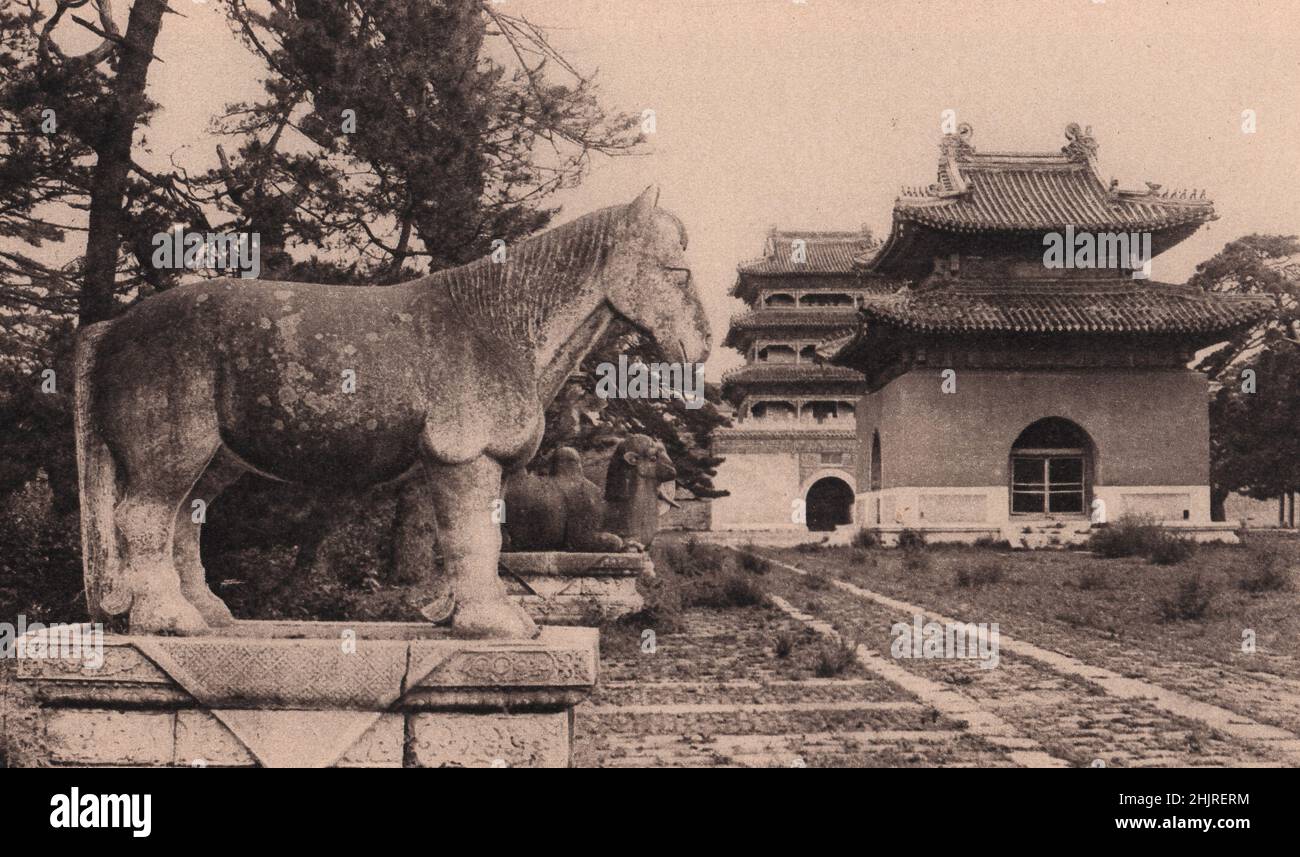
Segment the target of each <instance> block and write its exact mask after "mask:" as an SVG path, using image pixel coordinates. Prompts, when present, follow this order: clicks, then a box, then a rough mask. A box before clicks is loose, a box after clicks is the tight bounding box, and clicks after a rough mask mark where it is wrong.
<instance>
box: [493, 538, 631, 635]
mask: <svg viewBox="0 0 1300 857" xmlns="http://www.w3.org/2000/svg"><path fill="white" fill-rule="evenodd" d="M499 564H500V567H501V577H502V579H503V580H504V581H505V584H506V589H507V590H509V592H510V594H511V595H512V596H514V597H515V598H517V599H519V601H520V603H521V604H523V606H524V608H525V609H526V610H527V611H528V612H529V614H530V615H532V617H533V619H535V620H536V621H538V622H540V623H545V624H550V625H592V624H598V623H600V622H602V621H608V620H610V619H616V618H618V617H619V616H624V615H626V614H628V613H635V612H636V611H638V610H640V609H641V608H642V607H644V606H645V602H644V601H643V600H642V598H641V594H640V593H639V592H637V589H636V581H637V578H638V577H641V576H646V577H650V576H653V575H654V563H652V562H651V561H650V555H649V554H645V553H630V552H629V553H560V552H551V551H539V552H527V551H521V552H518V553H503V554H501V559H500V562H499Z"/></svg>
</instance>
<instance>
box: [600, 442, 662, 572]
mask: <svg viewBox="0 0 1300 857" xmlns="http://www.w3.org/2000/svg"><path fill="white" fill-rule="evenodd" d="M676 478H677V469H676V468H675V467H673V461H672V459H671V458H669V457H668V451H667V450H665V449H664V447H663V444H661V443H659V442H658V441H656V440H654V439H652V438H651V437H649V436H648V435H644V434H634V435H632V436H630V437H629V438H628V439H627V440H625V441H623V442H622V443H620V444H619V445H618V449H616V450H615V451H614V457H613V458H611V459H610V461H609V470H607V471H606V472H605V529H607V530H609V531H610V532H611V533H616V534H618V535H619V536H621V537H622V538H623V541H624V542H626V543H628V544H630V545H632V546H634V547H640V548H641V549H643V550H644V549H645V548H648V547H650V543H651V542H652V541H654V537H655V533H657V532H658V531H659V500H660V493H659V486H660V485H661V484H662V483H664V482H671V481H672V480H674V479H676ZM665 499H666V498H665ZM668 502H670V503H671V502H672V501H668ZM673 505H676V504H675V503H674V504H673Z"/></svg>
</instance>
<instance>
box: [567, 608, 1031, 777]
mask: <svg viewBox="0 0 1300 857" xmlns="http://www.w3.org/2000/svg"><path fill="white" fill-rule="evenodd" d="M683 624H684V627H683V629H682V630H681V631H680V632H677V633H671V634H667V633H666V634H661V635H660V636H659V639H658V640H657V644H656V647H655V651H654V652H653V653H647V652H641V651H639V650H637V651H632V652H630V653H626V654H621V655H618V656H611V655H609V654H606V655H604V656H603V657H602V659H601V670H602V674H601V683H600V686H599V688H598V689H597V691H596V693H595V695H594V696H593V698H592V699H591V700H590V701H588V702H586V703H584V704H583V705H581V706H579V708H578V710H577V714H576V724H575V726H576V731H577V740H576V748H575V763H576V764H578V765H581V766H601V767H626V766H636V767H642V766H652V767H700V766H750V767H773V766H778V767H785V766H792V767H802V766H808V767H822V766H825V767H850V766H938V765H948V766H971V765H978V766H1009V765H1014V764H1016V761H1015V759H1013V758H1012V753H1014V752H1016V748H1011V747H1007V746H1003V745H999V744H997V743H995V742H993V741H990V740H987V739H986V737H984V736H982V735H980V734H976V732H975V731H972V730H971V729H970V728H968V727H967V726H966V725H965V724H963V723H961V722H959V721H958V720H956V719H954V718H952V717H948V716H946V715H945V714H944V713H943V712H942V711H941V710H939V709H938V708H936V707H934V706H932V705H929V704H927V703H925V702H923V701H921V700H920V699H919V698H918V697H917V696H916V695H915V694H913V693H912V692H910V691H909V690H907V689H905V688H902V687H900V686H899V685H897V684H895V683H894V682H891V681H889V680H888V679H886V678H884V677H882V676H881V675H879V674H876V673H872V672H871V671H869V670H867V669H865V668H863V667H862V666H861V665H859V664H850V666H849V668H848V669H846V670H845V671H844V672H843V673H841V674H840V675H838V676H835V677H833V678H818V677H816V676H815V675H813V671H814V669H815V663H816V658H817V655H818V654H819V652H820V651H821V648H822V647H823V645H825V643H824V641H823V640H822V638H821V636H820V635H819V634H818V633H817V632H816V631H815V630H814V629H811V628H808V627H806V626H805V625H804V624H803V623H802V622H800V621H799V620H797V619H795V618H792V617H790V616H787V615H785V614H783V613H782V612H780V611H779V610H777V609H775V608H771V607H767V608H746V609H739V610H727V611H713V610H692V611H688V612H687V614H686V616H685V620H684V623H683ZM781 635H788V637H789V638H790V639H791V640H792V641H793V645H792V651H791V653H790V654H789V655H788V656H786V657H784V658H783V657H780V656H778V654H777V653H776V650H775V643H776V640H777V639H778V638H779V637H780V636H781Z"/></svg>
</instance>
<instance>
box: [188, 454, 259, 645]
mask: <svg viewBox="0 0 1300 857" xmlns="http://www.w3.org/2000/svg"><path fill="white" fill-rule="evenodd" d="M243 475H244V467H243V465H242V464H240V463H239V461H238V460H237V459H236V458H235V457H234V456H233V455H231V454H230V453H229V452H227V451H226V449H225V447H221V448H220V449H218V450H217V453H216V455H214V456H212V461H211V463H209V464H208V469H207V470H205V471H204V472H203V475H202V476H200V477H199V480H198V482H196V483H194V488H193V489H192V490H191V491H190V493H189V496H188V497H186V498H185V502H184V503H182V504H181V507H180V508H179V509H177V510H176V526H175V530H174V535H173V547H172V559H173V561H174V562H175V563H176V571H177V573H178V574H179V575H180V580H181V593H182V594H183V595H184V596H185V599H186V600H187V601H189V602H190V604H192V605H194V608H195V609H196V610H198V611H199V613H200V614H201V615H202V616H203V618H204V619H206V620H207V622H208V624H209V625H217V626H221V625H231V624H233V623H234V621H235V617H234V616H233V615H231V613H230V608H229V607H227V606H226V602H224V601H222V600H221V599H220V598H218V597H217V596H216V595H215V594H214V593H213V592H212V590H211V589H209V588H208V581H207V575H206V574H205V573H204V571H203V561H202V560H201V559H200V557H199V537H200V533H201V532H202V530H203V524H202V523H201V522H200V523H196V522H195V521H194V501H195V500H202V501H203V503H204V504H205V507H206V508H205V511H206V509H210V508H211V507H212V503H213V501H215V500H216V499H217V497H219V496H221V492H222V491H225V490H226V489H227V488H229V487H230V486H231V485H233V484H234V483H235V481H236V480H238V479H239V477H240V476H243Z"/></svg>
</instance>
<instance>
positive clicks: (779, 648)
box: [773, 631, 795, 659]
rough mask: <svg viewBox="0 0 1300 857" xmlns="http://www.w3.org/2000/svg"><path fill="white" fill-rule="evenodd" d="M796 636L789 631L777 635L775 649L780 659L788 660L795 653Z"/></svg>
mask: <svg viewBox="0 0 1300 857" xmlns="http://www.w3.org/2000/svg"><path fill="white" fill-rule="evenodd" d="M794 644H795V635H794V634H792V633H790V632H789V631H782V632H781V633H779V634H777V635H776V644H775V645H774V646H773V649H774V650H775V652H776V656H777V657H778V658H782V659H785V658H788V657H790V655H791V654H792V653H793V652H794Z"/></svg>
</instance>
